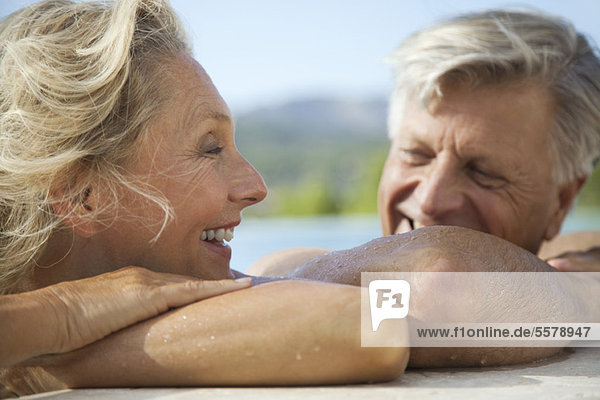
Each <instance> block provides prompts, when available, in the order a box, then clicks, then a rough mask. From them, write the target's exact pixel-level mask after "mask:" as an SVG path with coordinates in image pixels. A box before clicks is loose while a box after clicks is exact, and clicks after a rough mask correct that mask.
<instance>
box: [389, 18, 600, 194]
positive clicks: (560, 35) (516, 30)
mask: <svg viewBox="0 0 600 400" xmlns="http://www.w3.org/2000/svg"><path fill="white" fill-rule="evenodd" d="M595 50H596V49H594V48H593V47H592V45H591V44H590V43H589V42H588V40H586V38H584V36H583V35H581V34H579V33H578V32H576V31H575V30H574V28H573V26H572V25H571V24H570V23H569V22H567V21H565V20H563V19H560V18H557V17H553V16H548V15H545V14H542V13H533V12H513V11H501V10H500V11H498V10H497V11H487V12H483V13H475V14H469V15H465V16H460V17H458V18H454V19H452V20H449V21H446V22H443V23H441V24H439V25H437V26H434V27H432V28H429V29H426V30H423V31H421V32H418V33H416V34H414V35H412V36H411V37H409V38H408V39H407V40H405V41H404V42H403V43H402V44H401V45H400V47H399V48H398V49H397V50H396V51H395V52H394V53H393V54H392V55H391V56H390V57H389V60H390V62H391V64H392V66H393V70H394V75H395V79H396V83H395V90H394V93H393V94H392V99H391V102H390V110H389V117H388V125H389V132H390V136H393V135H395V134H396V132H395V130H396V129H398V126H399V124H398V122H399V119H400V118H402V117H403V115H402V114H403V108H404V104H405V102H406V101H408V100H409V99H410V100H414V99H417V100H418V101H420V102H421V104H422V105H423V106H425V107H426V106H427V105H428V104H429V102H430V101H431V100H432V99H439V98H441V97H442V96H443V89H444V87H446V86H447V85H460V86H461V87H467V88H469V89H476V88H478V87H482V86H493V85H505V84H509V83H518V82H534V83H539V84H541V85H543V86H545V87H547V88H548V89H549V90H550V92H551V93H552V94H553V95H554V100H555V104H556V114H555V121H554V123H553V127H552V131H551V135H552V139H553V140H552V144H553V149H552V151H553V153H554V154H553V156H554V157H555V160H556V165H555V166H554V178H555V180H556V181H557V182H559V183H565V182H569V181H572V180H574V179H576V178H579V177H583V176H586V175H589V174H590V173H591V172H592V170H593V169H594V166H595V165H596V164H597V163H598V161H599V160H600V60H599V59H598V56H597V55H596V54H595Z"/></svg>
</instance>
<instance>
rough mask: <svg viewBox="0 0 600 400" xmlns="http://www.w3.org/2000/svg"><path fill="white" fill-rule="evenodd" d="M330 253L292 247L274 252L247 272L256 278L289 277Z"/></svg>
mask: <svg viewBox="0 0 600 400" xmlns="http://www.w3.org/2000/svg"><path fill="white" fill-rule="evenodd" d="M330 251H331V250H327V249H322V248H318V247H292V248H289V249H283V250H279V251H274V252H272V253H269V254H267V255H265V256H263V257H261V258H259V259H258V260H256V261H255V262H253V263H252V265H250V266H249V267H248V268H247V269H246V271H245V272H246V273H247V274H249V275H256V276H289V275H290V274H291V273H292V272H293V271H294V270H295V269H296V268H298V267H299V266H301V265H302V264H304V263H307V262H308V261H310V260H312V259H313V258H315V257H318V256H320V255H322V254H325V253H328V252H330Z"/></svg>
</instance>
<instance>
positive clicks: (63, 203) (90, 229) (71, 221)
mask: <svg viewBox="0 0 600 400" xmlns="http://www.w3.org/2000/svg"><path fill="white" fill-rule="evenodd" d="M50 196H51V197H52V198H53V199H54V201H53V202H52V209H53V210H54V213H55V214H56V215H57V216H58V217H59V218H60V219H62V221H63V223H64V224H65V225H66V226H68V227H69V228H71V229H73V231H75V233H77V234H78V235H79V236H82V237H86V238H87V237H90V236H92V235H94V234H95V233H96V232H98V230H99V229H100V228H101V226H100V224H99V223H98V222H97V220H96V218H95V215H94V214H95V213H94V210H97V209H98V205H99V203H98V196H97V193H95V192H94V191H93V190H92V188H86V189H85V190H84V192H83V193H82V194H81V195H80V196H77V197H75V198H69V197H68V196H65V192H64V191H63V190H62V189H58V190H52V191H51V193H50Z"/></svg>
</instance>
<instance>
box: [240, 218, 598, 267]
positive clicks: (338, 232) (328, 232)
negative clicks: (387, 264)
mask: <svg viewBox="0 0 600 400" xmlns="http://www.w3.org/2000/svg"><path fill="white" fill-rule="evenodd" d="M581 230H600V209H577V210H575V211H574V212H572V213H571V214H570V215H569V216H568V217H567V220H566V221H565V223H564V225H563V229H562V232H574V231H581ZM378 236H381V231H380V227H379V219H378V217H377V215H336V216H313V217H277V218H244V219H243V221H242V224H241V225H240V226H238V227H237V228H236V229H235V237H234V239H233V241H232V242H231V243H230V246H231V248H232V250H233V255H232V259H231V267H232V268H233V269H237V270H239V271H244V270H245V269H246V268H248V266H250V264H252V263H253V262H254V261H256V260H257V259H258V258H260V257H262V256H264V255H266V254H269V253H271V252H273V251H276V250H281V249H286V248H290V247H302V246H307V247H322V248H326V249H331V250H341V249H347V248H351V247H355V246H358V245H360V244H362V243H365V242H368V241H369V240H371V239H374V238H376V237H378Z"/></svg>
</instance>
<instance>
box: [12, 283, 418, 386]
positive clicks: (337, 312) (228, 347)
mask: <svg viewBox="0 0 600 400" xmlns="http://www.w3.org/2000/svg"><path fill="white" fill-rule="evenodd" d="M360 324H361V317H360V289H358V288H355V287H351V286H346V285H335V284H327V283H321V282H307V281H289V280H288V281H278V282H271V283H265V284H263V285H259V286H256V287H252V288H249V289H244V290H241V291H237V292H232V293H228V294H225V295H222V296H217V297H212V298H210V299H207V300H203V301H201V302H198V303H195V304H192V305H189V306H186V307H183V308H180V309H177V310H175V311H172V312H170V313H167V314H163V315H162V316H159V317H156V318H153V319H151V320H148V321H146V322H143V323H140V324H137V325H135V326H132V327H130V328H127V329H124V330H122V331H120V332H117V333H115V334H113V335H111V336H109V337H107V338H105V339H103V340H101V341H99V342H96V343H94V344H92V345H89V346H87V347H85V348H83V349H80V350H77V351H75V352H72V353H68V354H66V355H62V356H56V357H50V358H47V359H45V360H44V359H39V360H37V361H36V362H35V363H30V364H31V365H30V366H28V367H15V368H10V369H7V370H5V371H4V374H3V376H2V381H3V383H4V385H5V386H7V387H8V388H10V389H11V390H13V391H14V392H17V393H20V394H27V393H31V392H37V391H44V390H53V389H59V388H63V387H111V386H112V387H114V386H130V387H139V386H187V385H194V386H197V385H304V384H331V383H356V382H368V381H385V380H390V379H394V378H395V377H397V376H398V375H400V374H401V373H402V372H403V370H404V367H405V366H406V363H407V361H408V349H406V348H395V349H394V348H392V349H380V348H361V346H360ZM394 330H395V332H394V334H398V333H399V334H401V335H402V334H406V333H405V327H404V324H403V322H402V321H398V324H397V325H396V326H395V328H394Z"/></svg>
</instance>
